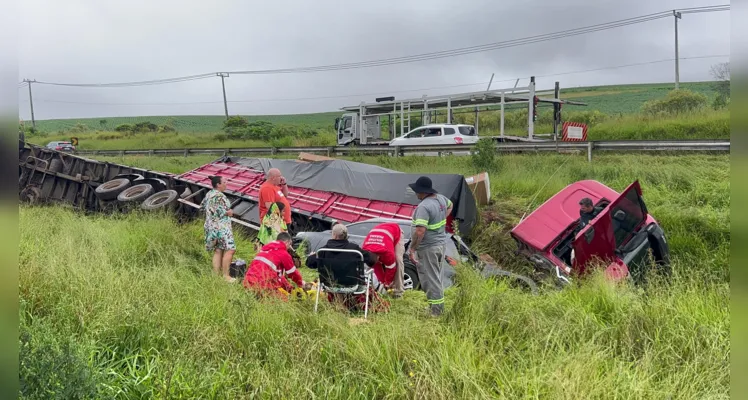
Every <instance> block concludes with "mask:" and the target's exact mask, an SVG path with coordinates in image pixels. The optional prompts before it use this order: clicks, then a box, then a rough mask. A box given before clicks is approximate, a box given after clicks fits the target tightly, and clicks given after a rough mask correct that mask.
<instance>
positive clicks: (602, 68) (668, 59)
mask: <svg viewBox="0 0 748 400" xmlns="http://www.w3.org/2000/svg"><path fill="white" fill-rule="evenodd" d="M721 57H729V54H716V55H705V56H695V57H680V60H694V59H705V58H721ZM670 61H675V59H674V58H667V59H662V60H655V61H646V62H640V63H631V64H623V65H615V66H609V67H600V68H594V69H586V70H577V71H566V72H560V73H556V74H547V75H536V76H535V77H536V78H544V77H552V76H562V75H572V74H579V73H586V72H596V71H604V70H610V69H618V68H627V67H635V66H642V65H651V64H658V63H663V62H670ZM529 78H530V77H529V76H528V77H521V78H513V79H502V80H494V81H493V83H498V82H514V81H516V80H518V79H520V80H522V79H529ZM484 85H486V82H476V83H464V84H458V85H449V86H434V87H430V88H420V89H408V90H391V91H382V92H375V93H359V94H347V95H331V96H316V97H296V98H271V99H251V100H229V101H227V103H264V102H284V101H309V100H328V99H340V98H349V97H359V98H360V97H367V96H376V95H383V94H393V93H409V92H423V91H429V90H436V89H451V88H457V87H469V86H481V87H482V86H484ZM34 101H39V102H44V103H60V104H81V105H95V106H96V105H98V106H178V105H198V104H221V103H223V102H222V101H200V102H174V103H93V102H76V101H66V100H52V99H45V98H38V97H35V98H34Z"/></svg>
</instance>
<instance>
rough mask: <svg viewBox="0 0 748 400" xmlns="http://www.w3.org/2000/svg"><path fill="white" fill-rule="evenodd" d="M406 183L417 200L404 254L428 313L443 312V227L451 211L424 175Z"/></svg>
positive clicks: (445, 198)
mask: <svg viewBox="0 0 748 400" xmlns="http://www.w3.org/2000/svg"><path fill="white" fill-rule="evenodd" d="M408 186H409V187H410V188H411V189H412V190H413V191H414V192H415V193H416V195H417V196H418V199H419V200H421V203H420V204H419V205H418V207H417V208H416V210H415V211H414V212H413V227H412V230H411V241H410V245H409V246H408V256H409V257H410V258H411V259H412V260H413V262H415V264H416V269H417V270H418V279H419V280H420V281H421V287H422V288H423V290H424V291H425V292H426V299H427V301H428V303H429V306H430V311H431V315H432V316H439V315H441V314H442V313H443V312H444V285H443V284H442V262H443V261H444V252H445V250H446V241H447V234H446V232H445V228H446V226H447V216H448V215H450V214H451V213H452V201H450V200H449V199H448V198H447V197H445V196H442V195H441V194H439V193H437V192H436V190H434V188H433V186H432V183H431V179H430V178H429V177H427V176H422V177H420V178H418V179H417V180H416V182H415V183H411V184H409V185H408Z"/></svg>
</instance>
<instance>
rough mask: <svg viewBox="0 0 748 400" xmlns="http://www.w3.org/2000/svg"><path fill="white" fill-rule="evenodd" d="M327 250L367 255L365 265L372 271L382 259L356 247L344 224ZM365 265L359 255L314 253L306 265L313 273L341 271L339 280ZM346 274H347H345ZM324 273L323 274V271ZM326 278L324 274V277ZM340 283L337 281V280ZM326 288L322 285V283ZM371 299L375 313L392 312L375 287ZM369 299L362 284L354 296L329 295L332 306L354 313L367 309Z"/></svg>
mask: <svg viewBox="0 0 748 400" xmlns="http://www.w3.org/2000/svg"><path fill="white" fill-rule="evenodd" d="M323 248H326V249H331V250H355V251H357V252H360V253H361V255H363V258H364V263H365V264H367V265H368V266H369V267H371V266H373V265H374V264H375V263H376V262H377V261H378V259H379V257H377V255H376V254H373V253H370V252H368V251H366V250H362V249H361V247H359V246H358V245H357V244H356V243H351V242H349V241H348V228H346V226H345V225H343V224H336V225H334V226H333V227H332V238H331V239H330V240H328V241H327V243H326V244H325V245H324V246H323ZM360 262H361V256H359V255H358V254H357V253H353V252H347V251H340V252H334V251H330V252H322V253H321V254H316V253H311V254H310V255H309V256H307V259H306V265H307V267H309V268H311V269H316V270H318V271H320V270H322V269H323V268H326V267H327V268H330V269H331V270H337V272H336V273H335V274H341V275H338V276H345V275H348V273H350V272H354V271H355V270H356V269H357V268H358V267H359V266H360V264H359V263H360ZM343 271H347V272H348V273H346V272H343ZM320 272H323V271H320ZM320 275H322V273H320ZM333 279H336V278H333ZM320 285H322V282H320ZM368 297H369V298H371V301H370V304H371V307H372V308H373V309H374V310H375V311H384V310H388V309H389V303H387V302H386V301H383V300H382V299H380V298H379V297H378V295H377V293H376V291H374V288H373V287H370V288H369V292H368ZM366 299H367V292H366V289H365V288H364V287H363V285H362V282H359V283H358V286H357V289H356V291H355V292H354V293H333V292H329V293H327V300H328V301H330V302H331V303H340V304H342V305H343V306H344V307H346V308H347V309H348V310H350V311H354V310H361V309H364V306H365V303H366Z"/></svg>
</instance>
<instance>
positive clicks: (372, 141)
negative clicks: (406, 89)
mask: <svg viewBox="0 0 748 400" xmlns="http://www.w3.org/2000/svg"><path fill="white" fill-rule="evenodd" d="M549 94H552V96H553V97H544V96H540V93H537V92H536V91H535V78H534V77H531V78H530V83H529V85H528V86H526V87H516V86H515V87H513V88H509V89H493V90H491V89H490V85H489V90H485V91H480V92H468V93H456V94H445V95H434V96H426V95H424V96H422V97H419V98H411V99H403V100H395V97H394V96H390V97H382V98H377V99H376V101H375V102H373V103H366V102H362V103H360V104H359V105H356V106H349V107H343V108H342V110H343V111H344V112H345V113H344V114H343V115H342V116H341V117H338V118H336V119H335V132H336V134H337V142H338V145H339V146H347V145H365V146H366V145H377V144H381V145H387V144H388V143H389V142H390V141H391V140H392V139H395V138H396V137H401V136H403V135H405V134H407V133H409V132H411V130H412V129H415V128H417V126H413V127H411V115H412V114H414V113H417V114H420V116H421V123H422V124H423V125H429V124H431V123H434V122H436V118H435V117H436V115H437V113H438V114H439V115H442V116H443V115H446V116H447V118H446V119H447V121H446V123H447V124H452V123H453V122H452V120H453V110H458V109H474V110H475V124H474V127H475V131H476V134H479V133H478V132H479V126H478V113H479V110H478V107H479V106H481V107H491V106H493V107H496V108H497V109H498V110H500V115H501V123H500V131H499V136H495V137H494V138H496V140H498V141H507V140H530V141H534V140H537V138H536V137H535V132H534V127H535V119H536V118H537V108H538V105H539V103H548V104H552V105H553V110H554V115H555V116H556V118H555V120H556V121H557V123H556V125H555V126H554V132H553V133H552V135H553V136H554V137H556V134H557V133H558V124H559V123H560V122H561V104H574V105H586V104H584V103H580V102H574V101H569V100H561V99H560V98H559V85H558V82H556V89H555V91H554V92H552V93H551V92H549ZM516 104H527V107H528V111H529V112H528V129H527V137H516V136H511V137H510V136H506V135H504V106H506V105H516ZM382 117H387V118H386V119H385V121H386V122H387V125H388V129H384V132H382V131H383V129H382V128H383V127H382V124H381V121H382ZM398 128H399V129H398ZM398 130H399V132H398ZM486 137H488V136H486ZM491 137H493V136H491Z"/></svg>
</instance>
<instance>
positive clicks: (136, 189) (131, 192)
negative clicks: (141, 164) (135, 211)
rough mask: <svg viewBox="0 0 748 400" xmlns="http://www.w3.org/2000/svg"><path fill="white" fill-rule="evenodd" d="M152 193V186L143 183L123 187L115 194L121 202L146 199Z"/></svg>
mask: <svg viewBox="0 0 748 400" xmlns="http://www.w3.org/2000/svg"><path fill="white" fill-rule="evenodd" d="M152 194H153V186H151V185H149V184H147V183H143V184H140V185H135V186H131V187H129V188H127V189H125V190H124V191H123V192H122V193H120V194H119V196H117V200H118V201H119V202H121V203H137V202H141V201H143V200H145V199H147V198H148V197H150V196H151V195H152Z"/></svg>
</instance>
